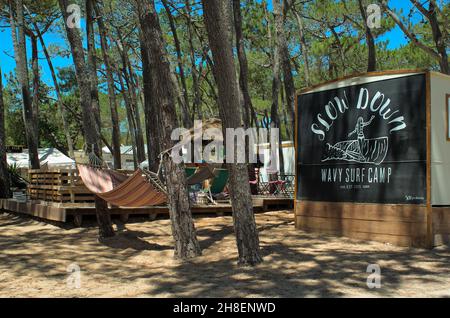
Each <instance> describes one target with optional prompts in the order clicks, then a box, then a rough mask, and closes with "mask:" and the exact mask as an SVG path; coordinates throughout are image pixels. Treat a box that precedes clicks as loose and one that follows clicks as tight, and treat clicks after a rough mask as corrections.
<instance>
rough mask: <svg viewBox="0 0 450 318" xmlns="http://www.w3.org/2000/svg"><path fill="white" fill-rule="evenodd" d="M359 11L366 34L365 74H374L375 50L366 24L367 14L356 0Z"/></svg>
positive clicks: (371, 35) (375, 63)
mask: <svg viewBox="0 0 450 318" xmlns="http://www.w3.org/2000/svg"><path fill="white" fill-rule="evenodd" d="M358 5H359V11H360V12H361V17H362V19H363V24H364V29H365V32H366V42H367V47H368V50H369V53H368V54H369V55H368V58H367V72H375V71H376V70H377V50H376V47H375V39H374V37H373V34H372V30H371V29H370V27H369V25H368V23H367V12H366V8H364V4H363V2H362V0H358Z"/></svg>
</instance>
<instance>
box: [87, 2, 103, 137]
mask: <svg viewBox="0 0 450 318" xmlns="http://www.w3.org/2000/svg"><path fill="white" fill-rule="evenodd" d="M93 1H94V0H86V36H87V55H88V62H87V68H88V71H89V79H90V81H91V103H92V110H93V111H94V115H95V121H96V123H97V126H98V127H99V128H98V129H99V131H100V132H101V119H100V99H99V96H98V76H97V54H96V52H95V31H94V5H93Z"/></svg>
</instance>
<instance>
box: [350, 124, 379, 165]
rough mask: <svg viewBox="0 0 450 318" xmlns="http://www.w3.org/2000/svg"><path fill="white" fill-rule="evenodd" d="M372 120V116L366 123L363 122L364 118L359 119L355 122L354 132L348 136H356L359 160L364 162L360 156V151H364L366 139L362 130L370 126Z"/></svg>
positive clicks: (361, 155)
mask: <svg viewBox="0 0 450 318" xmlns="http://www.w3.org/2000/svg"><path fill="white" fill-rule="evenodd" d="M374 119H375V116H372V118H370V120H369V121H368V122H364V118H362V117H359V118H358V121H357V122H356V127H355V130H353V131H352V132H351V133H350V134H348V136H349V137H351V136H353V135H354V134H357V137H358V145H359V149H360V160H364V156H363V154H362V150H363V149H364V141H365V140H366V137H365V136H364V128H365V127H367V126H369V125H370V124H372V122H373V120H374Z"/></svg>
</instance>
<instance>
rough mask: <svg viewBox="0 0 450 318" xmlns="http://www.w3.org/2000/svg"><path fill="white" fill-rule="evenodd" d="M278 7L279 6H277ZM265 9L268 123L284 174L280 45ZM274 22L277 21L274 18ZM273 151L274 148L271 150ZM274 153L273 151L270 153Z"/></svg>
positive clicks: (281, 170)
mask: <svg viewBox="0 0 450 318" xmlns="http://www.w3.org/2000/svg"><path fill="white" fill-rule="evenodd" d="M278 9H279V8H278ZM265 11H266V19H267V27H268V34H269V43H270V46H271V47H272V48H273V49H272V56H273V58H272V67H273V78H272V106H271V108H270V117H271V124H270V130H271V132H272V131H273V129H279V143H278V153H279V154H278V158H279V161H280V162H279V164H280V172H281V174H284V156H283V141H282V138H281V121H280V115H279V109H280V91H281V79H280V77H281V67H280V64H281V61H280V55H281V47H280V46H279V45H278V42H277V41H273V36H272V32H271V31H270V22H269V21H270V20H269V17H268V12H267V8H266V9H265ZM276 14H280V12H278V13H277V12H275V8H274V15H276ZM275 23H277V21H276V18H275ZM272 151H273V152H275V150H274V149H273V150H272ZM272 155H273V156H274V155H275V154H274V153H273V154H272ZM272 176H273V177H276V178H277V177H278V176H277V175H272Z"/></svg>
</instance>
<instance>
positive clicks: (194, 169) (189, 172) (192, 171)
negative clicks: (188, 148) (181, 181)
mask: <svg viewBox="0 0 450 318" xmlns="http://www.w3.org/2000/svg"><path fill="white" fill-rule="evenodd" d="M184 170H185V172H186V178H187V179H189V178H190V177H192V176H193V175H194V174H195V173H196V172H197V170H198V169H197V167H186V168H185V169H184Z"/></svg>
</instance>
